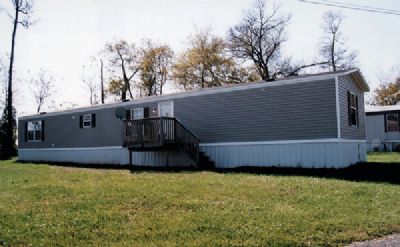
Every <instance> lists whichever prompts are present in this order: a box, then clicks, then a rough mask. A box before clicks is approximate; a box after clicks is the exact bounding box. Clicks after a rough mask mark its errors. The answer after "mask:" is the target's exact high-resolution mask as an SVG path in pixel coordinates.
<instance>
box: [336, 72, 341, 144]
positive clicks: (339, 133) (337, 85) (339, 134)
mask: <svg viewBox="0 0 400 247" xmlns="http://www.w3.org/2000/svg"><path fill="white" fill-rule="evenodd" d="M335 92H336V121H337V133H338V138H339V139H340V138H341V137H342V136H341V130H340V103H339V76H336V77H335Z"/></svg>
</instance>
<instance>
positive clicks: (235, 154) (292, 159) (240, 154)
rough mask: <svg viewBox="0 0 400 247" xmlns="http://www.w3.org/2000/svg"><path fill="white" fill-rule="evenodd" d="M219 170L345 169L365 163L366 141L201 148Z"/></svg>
mask: <svg viewBox="0 0 400 247" xmlns="http://www.w3.org/2000/svg"><path fill="white" fill-rule="evenodd" d="M201 150H202V151H203V152H205V153H206V154H207V155H208V156H210V158H211V159H212V160H213V161H214V162H215V165H216V167H217V168H233V167H240V166H277V167H305V168H342V167H347V166H350V165H351V164H355V163H358V162H365V161H366V160H367V156H366V143H365V141H361V140H360V141H332V142H315V143H313V142H306V143H290V142H288V143H284V142H281V143H279V142H278V143H271V144H269V143H242V144H241V143H238V144H235V143H228V144H226V145H224V144H223V143H220V144H205V145H202V146H201Z"/></svg>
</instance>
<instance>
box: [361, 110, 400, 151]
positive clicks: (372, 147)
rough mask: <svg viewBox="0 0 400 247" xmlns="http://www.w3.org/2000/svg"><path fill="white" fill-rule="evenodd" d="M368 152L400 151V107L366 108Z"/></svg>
mask: <svg viewBox="0 0 400 247" xmlns="http://www.w3.org/2000/svg"><path fill="white" fill-rule="evenodd" d="M366 131H367V134H366V136H367V150H368V151H400V105H392V106H368V107H367V108H366Z"/></svg>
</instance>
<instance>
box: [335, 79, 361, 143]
mask: <svg viewBox="0 0 400 247" xmlns="http://www.w3.org/2000/svg"><path fill="white" fill-rule="evenodd" d="M338 86H339V104H340V132H341V138H345V139H356V140H365V138H366V137H365V109H364V93H363V92H362V90H361V89H360V88H359V87H358V86H357V84H356V83H355V81H354V80H352V78H351V77H350V76H348V75H346V76H339V79H338ZM348 91H350V92H351V93H353V94H356V95H357V96H358V120H359V123H358V126H350V125H349V117H348V100H347V92H348Z"/></svg>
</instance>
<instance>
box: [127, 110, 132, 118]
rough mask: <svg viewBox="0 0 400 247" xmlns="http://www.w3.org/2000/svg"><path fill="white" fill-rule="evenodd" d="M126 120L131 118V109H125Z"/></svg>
mask: <svg viewBox="0 0 400 247" xmlns="http://www.w3.org/2000/svg"><path fill="white" fill-rule="evenodd" d="M126 120H131V109H128V110H126Z"/></svg>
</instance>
